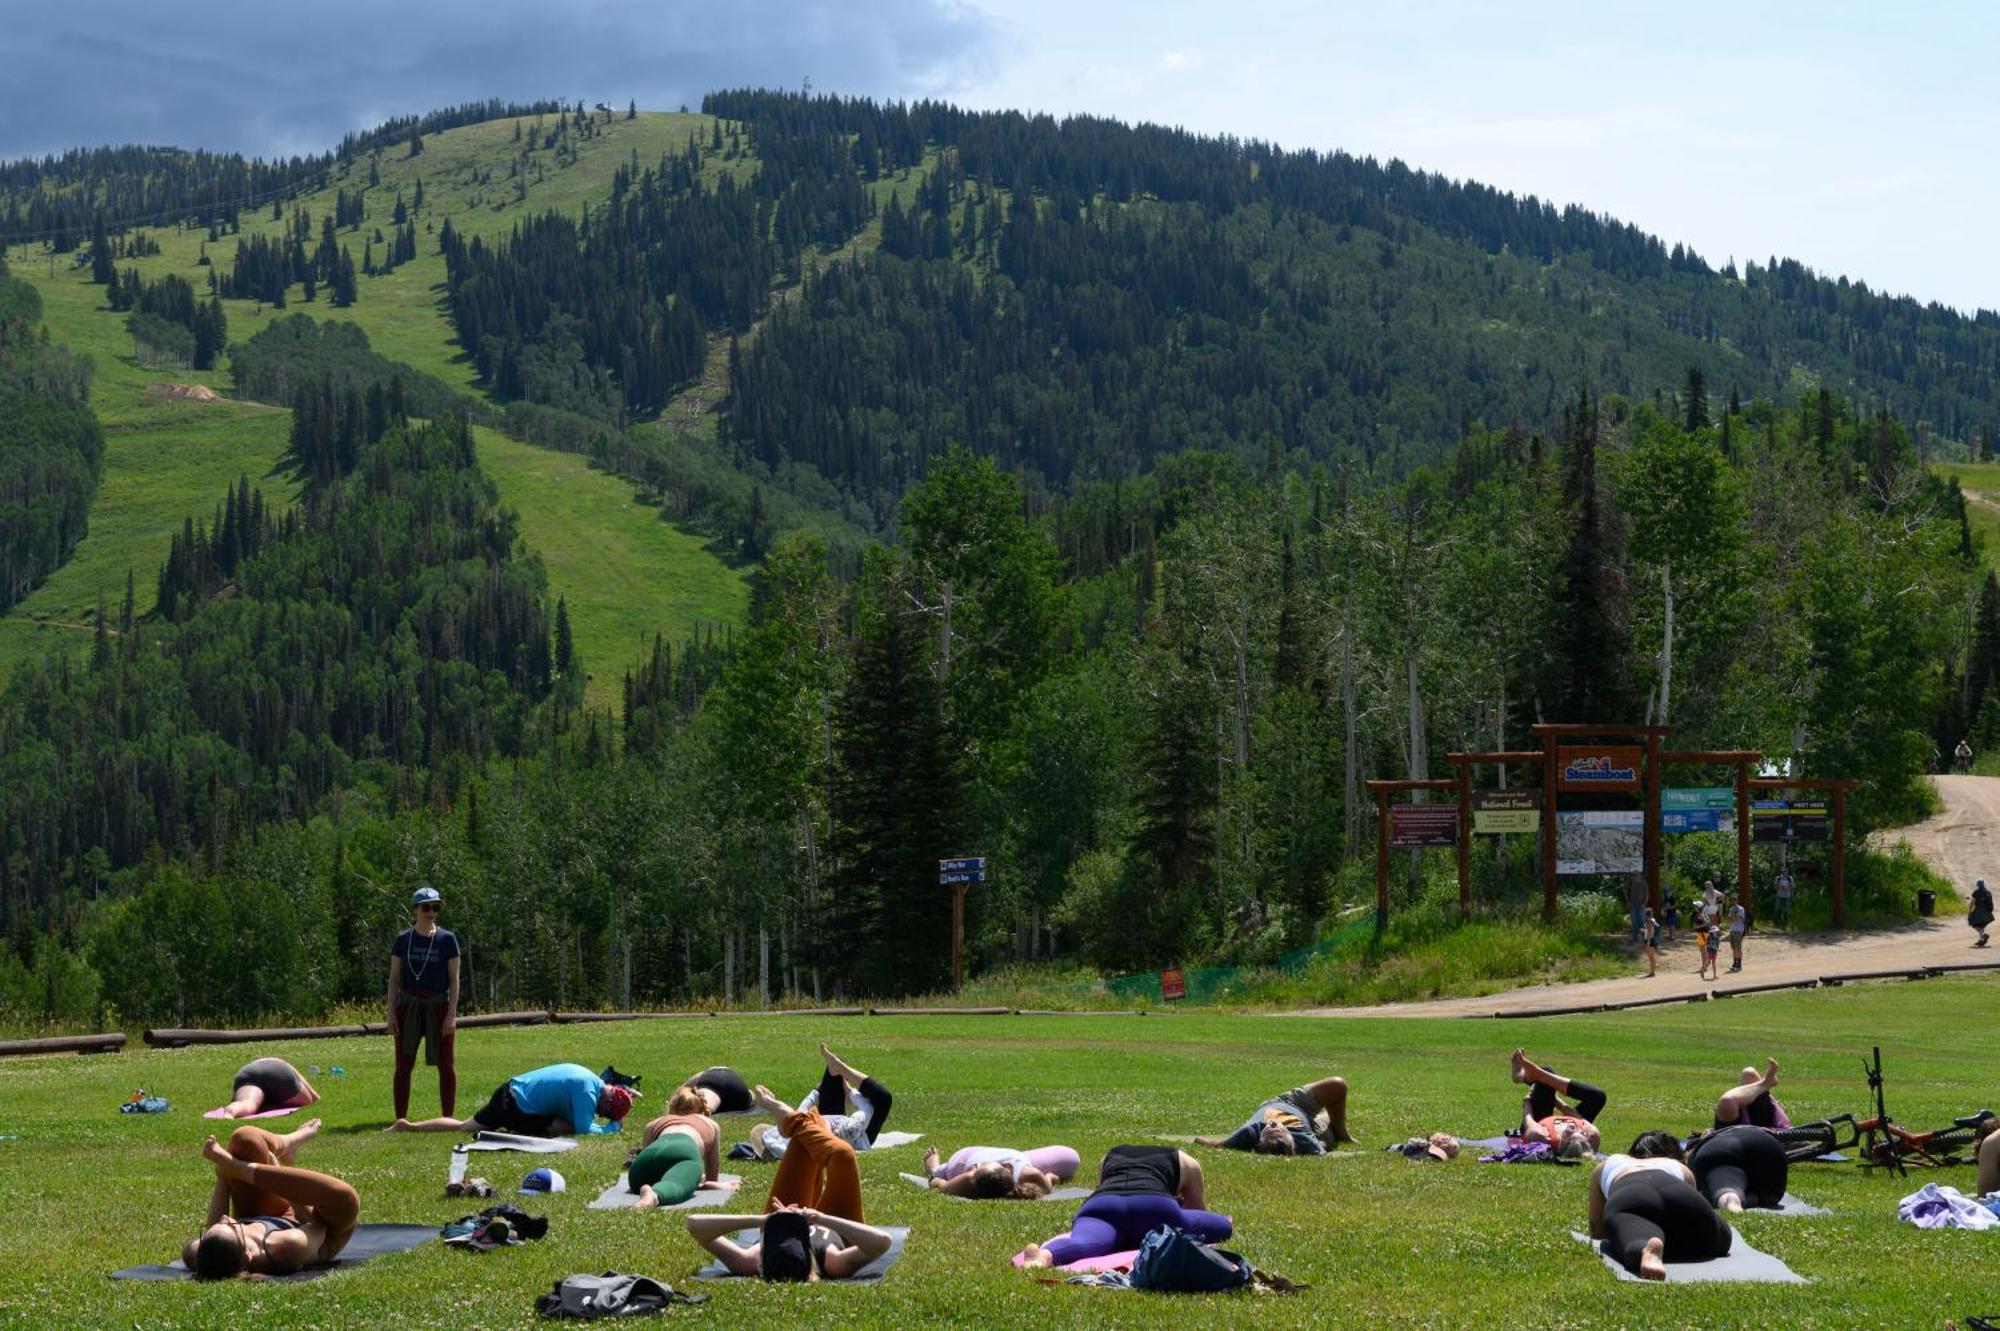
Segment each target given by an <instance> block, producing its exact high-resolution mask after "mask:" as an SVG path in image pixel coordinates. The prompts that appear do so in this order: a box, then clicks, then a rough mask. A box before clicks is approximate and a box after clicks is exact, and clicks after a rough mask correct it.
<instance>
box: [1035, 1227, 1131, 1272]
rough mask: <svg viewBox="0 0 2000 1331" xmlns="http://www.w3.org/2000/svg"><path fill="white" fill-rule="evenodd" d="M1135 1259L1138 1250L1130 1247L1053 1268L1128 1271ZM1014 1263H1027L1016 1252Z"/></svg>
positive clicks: (1062, 1235)
mask: <svg viewBox="0 0 2000 1331" xmlns="http://www.w3.org/2000/svg"><path fill="white" fill-rule="evenodd" d="M1068 1237H1069V1235H1067V1234H1058V1235H1056V1238H1055V1239H1050V1240H1049V1242H1050V1243H1054V1242H1055V1241H1056V1239H1066V1238H1068ZM1043 1246H1047V1245H1046V1244H1045V1245H1043ZM1137 1260H1139V1250H1138V1249H1137V1248H1131V1249H1128V1250H1127V1251H1125V1252H1107V1253H1105V1254H1104V1255H1103V1256H1102V1257H1079V1258H1078V1259H1077V1260H1076V1261H1073V1262H1071V1263H1070V1264H1069V1265H1067V1266H1058V1267H1055V1268H1053V1269H1055V1270H1057V1271H1129V1270H1131V1269H1132V1263H1133V1262H1136V1261H1137ZM1014 1265H1016V1266H1026V1265H1027V1263H1026V1262H1025V1261H1024V1260H1023V1259H1022V1256H1021V1254H1020V1253H1018V1252H1017V1253H1015V1254H1014Z"/></svg>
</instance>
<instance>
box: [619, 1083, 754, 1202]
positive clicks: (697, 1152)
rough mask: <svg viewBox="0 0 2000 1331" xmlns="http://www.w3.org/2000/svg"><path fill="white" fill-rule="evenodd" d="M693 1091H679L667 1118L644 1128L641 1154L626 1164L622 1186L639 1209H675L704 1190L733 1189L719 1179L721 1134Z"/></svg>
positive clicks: (696, 1092) (669, 1105) (661, 1118)
mask: <svg viewBox="0 0 2000 1331" xmlns="http://www.w3.org/2000/svg"><path fill="white" fill-rule="evenodd" d="M705 1103H706V1102H705V1101H704V1100H703V1099H702V1094H701V1092H700V1091H697V1090H695V1089H694V1088H693V1087H691V1086H682V1087H680V1088H679V1089H677V1090H676V1091H675V1092H674V1094H673V1098H672V1099H671V1100H668V1101H667V1112H666V1113H664V1114H662V1115H660V1116H659V1117H658V1118H656V1119H654V1120H653V1121H652V1122H651V1123H648V1124H647V1125H646V1135H645V1136H644V1137H643V1138H641V1139H640V1142H639V1149H638V1150H637V1151H635V1152H633V1153H632V1158H631V1159H630V1160H629V1161H627V1162H626V1164H625V1186H626V1188H627V1189H629V1190H630V1191H632V1192H636V1193H638V1194H639V1205H641V1206H678V1205H680V1204H681V1203H682V1202H684V1201H686V1200H687V1199H688V1198H690V1197H692V1196H694V1195H695V1193H697V1192H699V1191H701V1189H703V1188H733V1187H735V1186H736V1185H735V1184H734V1183H724V1182H723V1181H722V1178H721V1173H722V1129H721V1128H719V1127H717V1126H716V1122H715V1120H714V1119H712V1118H710V1117H709V1116H708V1115H707V1114H706V1113H704V1112H703V1106H704V1105H705Z"/></svg>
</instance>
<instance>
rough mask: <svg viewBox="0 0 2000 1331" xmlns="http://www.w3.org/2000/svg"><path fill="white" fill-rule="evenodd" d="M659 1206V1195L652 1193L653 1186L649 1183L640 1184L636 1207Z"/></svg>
mask: <svg viewBox="0 0 2000 1331" xmlns="http://www.w3.org/2000/svg"><path fill="white" fill-rule="evenodd" d="M659 1204H660V1194H659V1193H657V1192H654V1191H653V1185H652V1184H650V1183H642V1184H640V1185H639V1201H638V1205H640V1206H642V1207H643V1206H658V1205H659Z"/></svg>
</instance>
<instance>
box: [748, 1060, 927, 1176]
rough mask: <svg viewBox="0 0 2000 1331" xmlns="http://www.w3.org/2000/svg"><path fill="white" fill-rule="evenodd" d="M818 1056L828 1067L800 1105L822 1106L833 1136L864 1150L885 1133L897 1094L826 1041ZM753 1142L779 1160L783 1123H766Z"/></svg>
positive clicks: (783, 1139) (753, 1135)
mask: <svg viewBox="0 0 2000 1331" xmlns="http://www.w3.org/2000/svg"><path fill="white" fill-rule="evenodd" d="M819 1056H820V1058H821V1060H823V1061H824V1062H825V1064H826V1071H825V1072H823V1073H822V1074H821V1075H820V1079H819V1085H817V1086H815V1087H813V1089H812V1090H810V1091H808V1092H806V1098H805V1099H803V1100H801V1101H799V1108H800V1109H817V1110H819V1111H820V1113H821V1114H822V1115H824V1116H825V1118H826V1125H827V1127H828V1128H830V1129H831V1130H832V1131H833V1135H834V1136H836V1137H839V1138H840V1139H841V1140H843V1141H845V1142H847V1143H848V1144H849V1145H850V1146H852V1147H853V1148H854V1149H855V1150H857V1151H865V1150H867V1149H868V1148H869V1147H871V1146H873V1145H874V1144H875V1139H876V1138H877V1137H880V1136H881V1135H882V1129H883V1127H884V1126H885V1125H886V1124H887V1123H888V1122H889V1110H890V1108H891V1106H893V1105H894V1104H895V1102H896V1101H895V1097H894V1096H893V1095H891V1094H889V1088H888V1087H887V1086H884V1085H883V1084H882V1083H881V1082H879V1081H877V1080H875V1078H873V1077H871V1076H869V1075H868V1074H867V1073H865V1072H860V1071H857V1070H856V1069H855V1068H853V1067H852V1066H850V1065H849V1064H848V1063H847V1062H846V1061H844V1060H843V1059H842V1058H841V1057H840V1055H838V1054H836V1053H834V1052H833V1051H832V1050H831V1049H828V1048H827V1047H826V1046H825V1045H824V1044H822V1045H820V1047H819ZM849 1099H852V1100H853V1101H854V1108H853V1109H852V1110H851V1111H850V1110H849V1109H848V1108H847V1102H848V1100H849ZM750 1144H751V1146H752V1148H753V1149H757V1150H758V1153H759V1154H760V1155H764V1156H768V1157H769V1158H771V1159H773V1160H779V1159H782V1158H784V1154H785V1148H786V1146H787V1144H788V1143H787V1138H786V1134H785V1132H784V1130H783V1128H782V1127H772V1126H765V1127H761V1128H759V1129H757V1131H755V1132H753V1133H751V1134H750Z"/></svg>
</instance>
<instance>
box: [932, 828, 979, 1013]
mask: <svg viewBox="0 0 2000 1331" xmlns="http://www.w3.org/2000/svg"><path fill="white" fill-rule="evenodd" d="M985 881H986V857H985V856H984V855H961V856H958V857H957V858H955V859H948V860H939V861H938V885H939V886H940V887H949V888H950V889H951V988H952V992H953V993H957V992H958V990H959V988H960V987H961V986H962V985H964V983H965V887H966V884H968V883H983V882H985Z"/></svg>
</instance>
